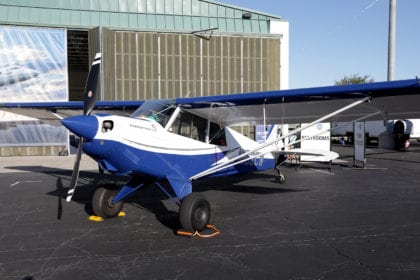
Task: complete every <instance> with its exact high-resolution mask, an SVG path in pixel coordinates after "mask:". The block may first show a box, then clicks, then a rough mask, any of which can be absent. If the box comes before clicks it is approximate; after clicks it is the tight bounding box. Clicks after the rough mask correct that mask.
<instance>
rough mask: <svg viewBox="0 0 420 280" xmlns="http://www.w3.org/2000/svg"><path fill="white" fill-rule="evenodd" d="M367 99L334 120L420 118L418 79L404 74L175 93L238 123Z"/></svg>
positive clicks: (306, 116) (309, 113) (193, 106)
mask: <svg viewBox="0 0 420 280" xmlns="http://www.w3.org/2000/svg"><path fill="white" fill-rule="evenodd" d="M363 98H368V102H364V103H363V104H361V105H359V106H356V107H354V108H352V109H351V110H348V111H346V112H342V113H340V114H338V115H334V116H333V117H332V119H330V120H334V121H352V120H355V119H357V118H360V117H363V116H367V115H371V116H370V117H369V118H366V120H382V119H389V120H392V119H401V118H420V106H418V104H420V80H418V79H411V80H400V81H391V82H377V83H367V84H357V85H344V86H329V87H316V88H304V89H291V90H278V91H267V92H255V93H246V94H232V95H221V96H208V97H197V98H182V99H177V101H176V103H178V104H180V105H181V106H182V107H183V108H184V109H185V110H188V111H190V112H191V113H193V114H197V115H200V116H202V117H204V118H209V119H210V120H211V121H213V122H215V123H218V124H220V125H223V126H229V125H234V124H241V123H247V124H258V123H259V124H261V123H267V124H268V123H303V122H310V121H312V120H314V119H317V118H320V117H322V116H324V115H327V114H328V113H329V112H332V111H334V110H336V109H339V108H343V107H345V106H346V105H348V104H349V103H351V102H353V101H355V100H360V99H363Z"/></svg>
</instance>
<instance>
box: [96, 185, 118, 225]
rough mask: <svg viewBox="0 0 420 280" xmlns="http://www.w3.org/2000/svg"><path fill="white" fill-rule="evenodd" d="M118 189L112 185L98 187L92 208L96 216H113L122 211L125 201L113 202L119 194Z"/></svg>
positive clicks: (105, 217)
mask: <svg viewBox="0 0 420 280" xmlns="http://www.w3.org/2000/svg"><path fill="white" fill-rule="evenodd" d="M117 193H118V189H116V188H115V187H112V186H105V187H101V188H98V189H97V190H96V191H95V193H94V194H93V198H92V210H93V213H95V215H96V216H99V217H102V218H104V219H107V218H112V217H115V216H117V215H118V213H120V212H121V210H122V208H123V206H124V202H123V201H120V202H118V203H115V204H112V200H113V199H114V197H115V196H116V195H117Z"/></svg>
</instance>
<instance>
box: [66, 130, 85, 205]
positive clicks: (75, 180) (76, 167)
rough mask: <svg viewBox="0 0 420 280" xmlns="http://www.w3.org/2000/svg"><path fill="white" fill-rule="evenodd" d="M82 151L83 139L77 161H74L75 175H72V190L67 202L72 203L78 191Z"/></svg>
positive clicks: (80, 140) (78, 150)
mask: <svg viewBox="0 0 420 280" xmlns="http://www.w3.org/2000/svg"><path fill="white" fill-rule="evenodd" d="M82 149H83V138H82V137H80V138H79V147H78V148H77V156H76V160H75V161H74V166H73V173H72V174H71V182H70V188H69V190H68V191H67V197H66V201H67V202H70V201H71V199H72V197H73V194H74V190H75V189H76V186H77V180H78V179H79V167H80V160H81V158H82Z"/></svg>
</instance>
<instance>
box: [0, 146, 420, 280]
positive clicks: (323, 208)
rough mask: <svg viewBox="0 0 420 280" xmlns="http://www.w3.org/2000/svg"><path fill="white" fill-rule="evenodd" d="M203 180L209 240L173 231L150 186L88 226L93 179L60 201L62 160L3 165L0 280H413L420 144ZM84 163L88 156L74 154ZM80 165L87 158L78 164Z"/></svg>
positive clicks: (64, 174)
mask: <svg viewBox="0 0 420 280" xmlns="http://www.w3.org/2000/svg"><path fill="white" fill-rule="evenodd" d="M335 150H337V151H338V152H339V153H340V154H341V155H342V157H341V159H342V160H344V161H343V162H341V163H339V164H335V165H334V166H333V168H332V170H331V171H330V169H329V168H328V166H325V165H322V164H307V165H304V166H302V167H300V168H299V169H298V170H296V166H293V165H289V166H285V167H284V168H283V172H284V174H285V175H286V179H287V183H286V184H284V185H281V184H279V183H278V182H277V181H276V180H275V177H274V174H275V173H274V172H273V171H266V172H260V173H256V174H249V175H246V176H234V177H225V178H217V179H207V180H201V181H198V182H196V183H195V184H194V190H195V191H199V192H202V193H203V194H204V195H205V196H206V197H207V198H208V200H209V201H210V203H211V207H212V213H211V222H212V223H213V224H214V225H215V226H216V227H217V228H219V229H220V230H221V234H220V235H218V236H217V237H214V238H208V239H202V238H198V237H194V238H189V237H182V236H177V235H176V234H175V232H176V230H177V229H178V227H179V224H178V218H177V216H178V208H177V206H176V205H175V204H174V203H173V202H172V201H171V200H169V199H167V198H166V197H165V196H164V195H163V194H162V193H161V191H160V190H159V189H158V188H154V187H148V188H145V189H144V190H142V191H140V192H139V193H138V194H136V195H135V196H134V197H133V198H131V199H130V200H129V201H128V202H127V203H126V204H125V206H124V211H125V212H126V214H127V215H126V216H125V217H120V218H113V219H109V220H105V221H103V222H92V221H90V220H89V219H88V217H89V215H90V214H91V212H92V211H91V208H90V203H89V201H90V199H91V196H92V194H93V191H94V189H95V188H96V187H97V185H100V184H102V183H105V182H109V181H114V182H118V183H124V180H126V178H117V177H113V176H110V175H105V176H101V175H99V174H98V173H97V171H96V170H95V168H96V166H95V164H94V162H93V163H92V162H87V163H84V164H85V165H83V167H82V170H83V171H82V172H81V176H80V181H79V182H80V187H79V188H78V189H77V191H76V194H75V196H74V201H72V202H70V203H67V202H65V193H66V189H67V187H68V185H69V180H70V177H71V168H72V164H73V163H72V161H73V158H72V157H38V158H26V159H23V158H21V159H20V160H19V158H18V159H16V158H2V159H1V164H0V217H1V223H0V279H37V280H38V279H420V234H419V233H420V168H419V167H420V147H419V146H417V147H416V146H414V147H412V149H411V150H410V151H408V152H394V151H387V150H380V149H368V150H367V152H368V158H367V164H366V168H364V169H360V168H353V167H352V149H350V148H347V147H335ZM84 158H86V157H84ZM84 161H87V159H84Z"/></svg>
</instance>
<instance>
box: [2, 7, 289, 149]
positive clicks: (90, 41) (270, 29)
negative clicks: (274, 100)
mask: <svg viewBox="0 0 420 280" xmlns="http://www.w3.org/2000/svg"><path fill="white" fill-rule="evenodd" d="M10 30H11V31H10ZM21 30H23V31H25V32H26V33H25V34H28V32H29V35H25V36H23V37H28V38H32V37H33V34H32V33H36V32H38V31H39V30H41V31H40V32H46V31H47V32H50V33H53V32H54V31H57V30H59V31H62V32H63V34H64V35H63V36H64V37H63V38H64V46H63V47H62V48H58V49H59V51H56V53H55V54H54V56H52V57H54V59H53V60H59V59H62V60H63V61H64V62H63V63H62V64H64V65H65V66H64V68H63V69H64V70H65V71H64V72H65V79H66V80H65V83H66V85H67V86H66V90H65V99H66V100H71V101H72V100H80V99H81V98H82V93H83V88H84V84H85V81H86V77H87V73H88V70H89V65H90V61H92V60H93V57H94V55H95V53H96V52H102V54H103V63H102V69H101V83H100V97H99V99H100V100H142V99H151V98H174V97H185V96H189V97H193V96H205V95H215V94H229V93H241V92H253V91H264V90H274V89H280V88H281V89H284V88H288V72H289V71H288V57H289V53H288V52H289V41H288V40H289V39H288V38H289V30H288V22H287V21H285V20H283V19H281V18H280V17H278V16H273V15H268V14H264V13H260V12H256V11H252V10H249V9H246V8H241V7H234V6H230V5H226V4H223V3H220V2H214V1H208V0H37V1H29V0H13V1H12V0H0V55H2V54H1V52H3V55H4V56H7V63H5V62H4V61H3V62H1V61H0V63H1V64H2V65H0V68H2V67H11V68H13V69H19V71H20V68H22V63H20V64H19V63H15V62H14V61H13V59H14V57H16V58H18V57H19V55H10V52H9V51H8V50H7V48H8V49H10V46H9V45H7V44H6V43H7V41H8V40H7V39H6V38H7V36H8V34H9V33H13V32H17V31H21ZM13 34H15V33H13ZM43 36H44V35H43ZM54 36H55V35H54ZM21 37H22V35H14V38H20V39H19V40H18V43H16V44H15V46H14V48H17V49H18V50H19V53H20V54H22V53H23V50H26V49H25V48H24V47H22V44H23V43H22V42H24V41H25V40H23V39H21ZM42 38H44V37H42ZM42 38H41V41H44V42H45V41H49V42H50V41H51V40H53V41H55V40H56V39H55V38H56V37H48V39H42ZM45 38H46V37H45ZM50 38H53V39H50ZM26 41H27V40H26ZM30 42H32V43H29V45H31V44H32V45H37V43H34V41H30ZM48 44H49V45H48V46H47V47H44V49H50V48H51V45H54V44H55V43H48ZM29 47H31V46H29ZM27 48H28V47H27ZM44 49H42V51H44ZM60 50H61V51H60ZM39 52H41V51H39V50H38V51H37V53H39ZM32 53H36V52H35V51H33V50H32ZM43 57H45V55H44V56H43ZM50 60H51V59H50ZM32 64H35V63H32ZM50 64H60V63H54V61H52V62H50V63H49V64H48V65H50ZM60 65H61V64H60ZM26 68H28V66H25V72H24V74H23V78H19V79H18V80H19V83H21V84H24V83H26V85H27V84H29V81H28V80H25V79H27V77H29V79H30V81H32V80H34V79H36V78H38V77H40V76H41V75H40V74H38V73H34V72H33V70H32V69H31V70H26ZM29 68H30V67H29ZM13 71H14V70H13ZM30 71H32V72H30ZM3 72H4V71H3ZM49 73H50V74H51V72H49ZM54 73H56V72H54ZM19 75H20V76H19V77H21V76H22V74H19ZM1 79H2V78H0V81H2V80H1ZM15 81H16V78H15V79H14V80H13V83H14V82H15ZM8 83H10V84H11V82H9V81H8V80H5V82H4V83H3V85H2V83H1V82H0V102H6V101H10V100H3V99H1V98H2V97H1V95H2V92H1V90H2V88H3V89H5V90H6V93H7V88H8V89H9V91H10V89H11V88H12V87H13V86H14V85H13V86H12V85H9V84H8ZM49 86H50V85H49ZM27 87H29V86H27ZM44 88H47V87H44ZM6 93H5V94H3V95H4V96H7V94H6ZM15 93H16V91H14V94H15ZM60 96H61V95H60ZM21 98H22V99H21V100H22V101H26V97H25V94H24V93H22V97H21ZM40 101H45V100H40ZM1 133H2V132H1V131H0V134H1ZM4 142H8V140H4V139H3V138H2V137H0V147H1V149H0V151H1V152H0V153H1V155H21V154H57V151H59V150H60V149H62V147H61V146H60V145H57V143H52V142H57V141H48V140H47V141H44V142H43V143H25V141H22V143H12V145H8V143H4ZM15 142H19V139H18V140H15ZM26 142H30V140H26ZM45 142H46V143H45ZM41 146H42V149H41V148H40V147H41ZM22 147H24V149H23V150H22ZM45 147H52V148H50V149H45Z"/></svg>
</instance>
